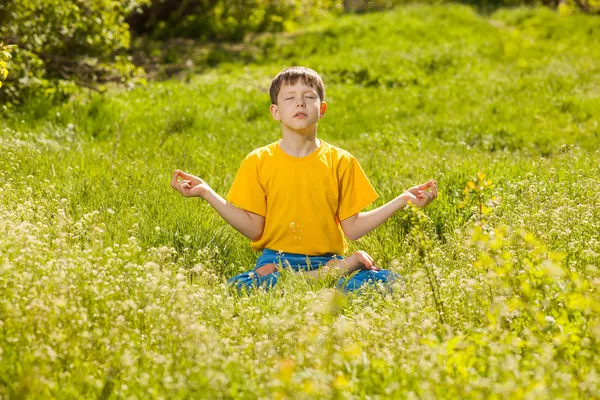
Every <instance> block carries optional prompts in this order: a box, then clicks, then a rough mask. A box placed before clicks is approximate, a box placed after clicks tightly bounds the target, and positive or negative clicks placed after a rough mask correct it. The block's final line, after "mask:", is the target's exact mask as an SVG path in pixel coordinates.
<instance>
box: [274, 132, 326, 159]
mask: <svg viewBox="0 0 600 400" xmlns="http://www.w3.org/2000/svg"><path fill="white" fill-rule="evenodd" d="M282 133H283V138H282V139H281V141H280V142H279V146H280V147H281V149H282V150H283V151H285V152H286V153H287V154H289V155H291V156H294V157H305V156H307V155H309V154H311V153H312V152H313V151H315V150H316V149H318V148H319V145H320V144H321V141H320V140H319V139H317V127H316V126H315V127H314V129H312V130H311V131H309V132H296V131H294V130H291V129H286V127H285V126H284V127H283V129H282Z"/></svg>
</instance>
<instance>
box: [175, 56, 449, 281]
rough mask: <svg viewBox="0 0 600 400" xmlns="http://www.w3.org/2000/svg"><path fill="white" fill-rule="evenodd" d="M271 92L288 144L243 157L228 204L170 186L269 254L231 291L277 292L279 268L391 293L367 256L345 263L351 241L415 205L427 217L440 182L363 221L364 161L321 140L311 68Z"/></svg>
mask: <svg viewBox="0 0 600 400" xmlns="http://www.w3.org/2000/svg"><path fill="white" fill-rule="evenodd" d="M269 91H270V96H271V103H272V104H271V108H270V111H271V115H272V116H273V118H274V119H275V120H277V121H280V123H281V132H282V138H281V139H280V140H278V141H277V142H275V143H271V144H269V145H267V146H264V147H260V148H258V149H256V150H254V151H252V152H251V153H250V154H248V155H247V156H246V158H245V159H244V160H243V162H242V165H241V167H240V169H239V171H238V173H237V176H236V177H235V180H234V182H233V184H232V186H231V189H230V191H229V194H228V195H227V201H226V200H225V199H223V198H222V197H221V196H219V195H218V194H217V193H215V192H214V191H213V190H212V189H211V187H210V186H209V185H208V184H207V183H206V182H205V181H203V180H202V179H200V178H198V177H196V176H193V175H189V174H187V173H184V172H182V171H179V170H176V171H175V172H174V174H173V179H172V181H171V186H172V187H173V188H174V189H175V190H177V191H178V192H179V193H181V194H182V195H183V196H186V197H192V196H195V197H201V198H203V199H204V200H206V201H208V202H209V203H210V204H211V205H212V206H213V208H214V209H215V210H216V211H217V212H218V213H219V214H220V215H221V216H222V217H223V218H224V219H225V221H227V222H228V223H229V224H230V225H232V226H233V227H234V228H235V229H237V230H238V231H240V232H241V233H242V234H244V235H245V236H247V237H248V238H250V239H251V245H252V247H253V248H254V249H255V250H256V251H261V250H262V254H261V255H260V257H259V258H258V260H257V262H256V265H255V267H254V269H253V270H252V271H248V272H245V273H242V274H240V275H237V276H234V277H233V278H231V279H229V283H230V284H231V285H234V286H235V287H236V288H238V289H239V290H243V289H248V290H249V289H251V288H253V287H256V286H263V287H265V288H266V289H268V288H271V287H272V286H274V285H275V284H276V283H277V280H278V278H279V272H278V268H279V266H280V265H282V266H284V267H291V268H293V269H294V270H296V271H304V272H305V273H307V274H309V275H311V276H314V277H319V276H322V275H323V274H324V273H326V272H327V273H335V274H337V275H338V276H339V277H340V279H339V281H338V284H337V287H338V288H341V289H342V290H344V291H352V290H356V289H358V288H360V287H362V286H363V285H365V284H369V283H374V282H381V283H383V284H388V283H390V282H391V281H392V280H393V279H395V278H397V276H398V275H397V274H395V273H393V272H391V271H388V270H382V269H380V268H379V267H378V266H377V265H375V262H374V261H373V258H372V257H371V256H370V255H369V254H367V253H366V252H364V251H358V252H356V253H354V254H352V255H350V256H348V257H346V258H344V257H343V255H344V253H345V252H346V250H347V243H346V241H345V238H344V235H345V236H346V237H348V238H349V239H351V240H357V239H359V238H360V237H362V236H363V235H365V234H367V233H368V232H370V231H372V230H373V229H375V228H376V227H378V226H379V225H381V224H382V223H384V222H385V221H386V220H387V219H389V218H390V217H391V216H392V215H393V214H394V213H395V212H396V211H398V210H401V209H403V208H404V207H405V206H406V205H407V204H408V202H411V203H412V204H414V205H415V206H417V207H425V206H426V205H427V204H429V203H430V202H431V201H433V200H434V199H435V198H436V197H437V184H436V182H435V181H434V180H430V181H428V182H427V183H424V184H422V185H418V186H415V187H412V188H410V189H408V190H407V191H405V192H404V193H402V194H401V195H400V196H398V197H396V198H395V199H393V200H392V201H390V202H389V203H387V204H385V205H383V206H381V207H379V208H376V209H374V210H371V211H367V212H361V210H363V209H364V208H365V207H367V206H368V205H370V204H371V203H372V202H373V201H375V200H376V199H377V197H378V196H377V193H376V192H375V190H374V189H373V187H372V186H371V184H370V183H369V180H368V179H367V177H366V176H365V174H364V172H363V170H362V168H361V167H360V165H359V163H358V161H357V160H356V159H355V158H354V157H353V156H352V155H351V154H350V153H348V152H347V151H345V150H342V149H340V148H338V147H335V146H332V145H330V144H328V143H325V142H324V141H323V140H320V139H317V124H318V122H319V120H320V119H321V118H323V116H324V115H325V112H326V111H327V104H326V103H325V101H323V100H324V96H325V88H324V85H323V81H322V80H321V77H320V76H319V75H318V74H317V73H316V72H315V71H313V70H312V69H309V68H304V67H291V68H287V69H285V70H283V71H281V72H280V73H279V74H278V75H277V76H276V77H275V78H274V79H273V81H272V83H271V87H270V89H269ZM180 178H181V179H180ZM355 271H358V272H357V273H355V274H352V273H353V272H355Z"/></svg>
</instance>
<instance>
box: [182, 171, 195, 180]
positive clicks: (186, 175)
mask: <svg viewBox="0 0 600 400" xmlns="http://www.w3.org/2000/svg"><path fill="white" fill-rule="evenodd" d="M179 175H180V176H182V177H183V178H184V179H188V180H192V179H194V178H195V176H193V175H190V174H187V173H185V172H183V171H179Z"/></svg>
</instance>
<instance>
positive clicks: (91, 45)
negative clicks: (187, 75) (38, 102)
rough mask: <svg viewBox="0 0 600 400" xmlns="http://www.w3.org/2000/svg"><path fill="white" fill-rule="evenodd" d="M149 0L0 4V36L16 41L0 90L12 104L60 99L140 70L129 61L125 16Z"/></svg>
mask: <svg viewBox="0 0 600 400" xmlns="http://www.w3.org/2000/svg"><path fill="white" fill-rule="evenodd" d="M148 1H149V0H127V1H125V2H121V1H117V0H14V1H11V2H2V3H0V21H2V25H0V37H2V38H4V41H5V42H6V43H7V44H15V45H17V46H18V48H17V49H16V50H15V52H14V61H15V66H14V74H13V73H11V75H10V76H9V81H11V85H8V86H7V87H6V88H4V89H3V90H2V91H1V92H0V101H1V102H4V103H6V102H9V103H13V104H19V103H21V102H22V101H23V100H24V99H25V98H28V97H31V96H35V95H40V94H43V95H45V96H49V97H52V98H55V99H59V100H60V99H61V98H64V97H65V95H67V94H68V93H69V92H70V91H71V90H72V89H73V88H74V86H75V84H79V85H82V86H88V87H95V88H97V84H98V83H102V82H123V81H126V80H128V79H130V78H132V77H133V76H135V75H136V73H137V72H138V71H137V70H136V68H135V67H134V66H133V64H132V63H131V62H130V61H129V59H128V56H127V53H126V52H127V50H128V48H129V43H130V34H129V27H128V25H127V24H126V22H125V15H127V14H129V13H130V12H132V11H134V10H136V9H138V8H139V7H140V6H141V5H143V4H145V3H146V2H148Z"/></svg>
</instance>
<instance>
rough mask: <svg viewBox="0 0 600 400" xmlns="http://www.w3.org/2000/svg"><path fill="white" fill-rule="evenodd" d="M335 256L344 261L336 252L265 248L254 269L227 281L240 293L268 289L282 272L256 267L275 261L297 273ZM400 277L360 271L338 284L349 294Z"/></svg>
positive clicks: (381, 272) (320, 264)
mask: <svg viewBox="0 0 600 400" xmlns="http://www.w3.org/2000/svg"><path fill="white" fill-rule="evenodd" d="M332 259H339V260H341V259H343V257H342V256H340V255H337V254H333V253H331V254H325V255H321V256H307V255H305V254H295V253H284V252H276V251H273V250H270V249H264V250H263V252H262V254H261V255H260V257H258V260H256V265H255V267H254V270H252V271H247V272H244V273H241V274H239V275H236V276H234V277H233V278H231V279H229V280H228V281H227V283H228V284H229V285H230V286H234V287H235V288H236V289H237V290H238V291H239V292H243V291H244V290H245V291H248V292H249V291H250V290H252V289H253V288H257V287H261V286H262V287H264V288H265V290H269V289H271V288H272V287H274V286H275V285H276V284H277V282H278V281H279V278H280V276H281V275H280V274H279V272H278V271H275V272H273V273H272V274H268V275H264V276H258V274H257V273H256V272H254V271H255V270H256V268H259V267H262V266H263V265H266V264H276V265H277V266H278V267H279V266H280V265H281V266H282V267H283V268H290V267H291V268H292V269H293V270H294V271H297V272H298V271H313V270H315V269H319V268H320V267H322V266H323V265H325V264H326V263H327V262H328V261H329V260H332ZM398 277H399V275H398V274H396V273H394V272H392V271H388V270H380V271H372V270H360V271H358V272H356V273H354V274H352V275H350V276H347V277H343V278H341V279H340V280H338V282H337V284H336V287H337V288H338V289H340V290H342V291H344V292H346V293H347V292H353V291H357V290H359V289H360V288H361V287H363V286H364V285H369V284H375V283H377V282H381V283H382V284H384V285H386V284H389V283H391V282H393V281H394V280H395V279H397V278H398ZM386 286H387V285H386ZM387 287H389V286H387Z"/></svg>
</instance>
